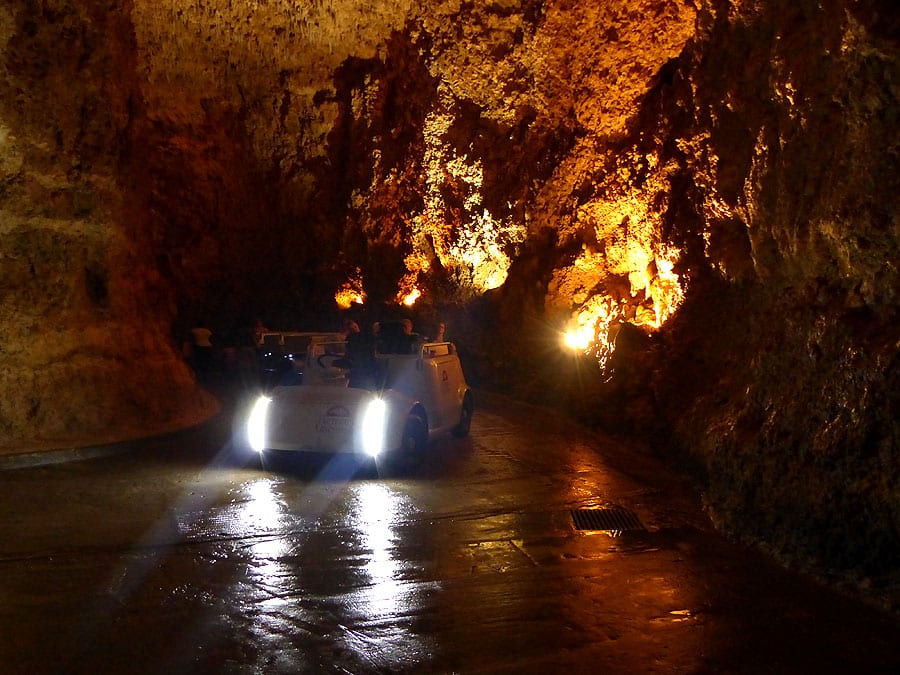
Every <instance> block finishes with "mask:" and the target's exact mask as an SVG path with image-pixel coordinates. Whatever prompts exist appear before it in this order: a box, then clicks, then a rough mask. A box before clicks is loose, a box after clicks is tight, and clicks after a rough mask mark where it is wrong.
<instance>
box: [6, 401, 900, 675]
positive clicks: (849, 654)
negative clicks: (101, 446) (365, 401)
mask: <svg viewBox="0 0 900 675" xmlns="http://www.w3.org/2000/svg"><path fill="white" fill-rule="evenodd" d="M237 418H238V417H237V416H236V417H235V418H234V419H237ZM234 428H235V429H236V428H238V427H237V426H236V425H235V427H234ZM231 435H232V420H231V418H227V419H226V418H224V417H223V418H220V419H219V420H218V421H217V422H214V423H212V424H210V425H207V426H205V427H201V428H197V429H194V430H192V431H190V432H185V433H183V434H180V435H175V436H169V437H164V438H159V439H156V440H153V441H150V442H144V443H141V444H138V445H136V446H135V447H134V448H133V449H132V451H130V452H117V453H114V454H109V455H108V456H96V457H93V458H90V459H82V461H73V462H62V463H52V464H44V465H36V466H23V465H22V464H21V463H18V464H17V465H16V467H15V468H10V466H9V465H7V466H6V470H4V471H0V481H2V490H0V622H2V623H0V625H2V626H3V630H2V631H0V663H2V664H3V667H2V668H0V670H3V672H10V673H43V672H48V673H49V672H54V673H58V672H67V673H69V672H73V673H81V672H85V673H86V672H92V673H93V672H129V673H145V672H146V673H174V672H177V673H190V672H197V673H201V672H202V673H206V672H216V673H220V672H227V673H258V672H267V673H269V672H272V673H275V672H277V673H281V672H284V673H295V672H325V673H348V672H350V673H407V672H408V673H421V672H434V673H470V672H478V673H531V672H533V673H543V672H560V671H569V672H575V673H582V672H585V673H586V672H591V673H595V672H610V671H611V672H665V673H672V672H675V673H698V672H727V673H809V672H815V673H829V672H835V673H838V672H840V673H850V672H854V673H855V672H866V673H874V672H885V673H887V672H900V641H898V640H897V639H896V638H897V636H898V635H900V631H898V629H900V619H898V618H897V617H896V616H894V615H890V614H885V613H882V612H880V611H878V610H877V609H875V608H873V607H871V606H870V605H866V604H863V603H860V602H858V601H856V600H854V599H852V598H849V597H845V596H843V595H841V594H839V593H836V592H835V591H833V590H827V589H825V588H822V587H820V586H819V585H818V584H816V583H815V582H813V581H812V580H810V579H808V578H806V577H803V576H800V575H797V574H794V573H791V572H788V571H785V570H783V569H782V568H780V567H778V566H777V565H775V564H773V563H772V562H771V561H769V560H768V559H766V558H764V557H763V556H761V555H759V554H758V553H756V552H754V551H751V550H746V549H743V548H741V547H739V546H736V545H734V544H732V543H730V542H728V541H726V540H725V539H723V538H722V537H721V536H720V535H718V534H717V533H716V532H715V531H714V530H713V529H712V527H711V526H710V525H709V523H708V521H707V520H706V518H705V516H704V515H703V512H702V510H701V508H700V506H699V501H698V499H697V497H696V496H695V495H694V494H693V493H692V491H691V490H690V489H689V487H688V486H687V485H685V484H684V483H683V482H682V481H681V480H679V479H678V478H676V477H673V476H672V475H671V474H670V473H669V472H667V471H666V470H665V468H664V467H663V466H661V465H660V463H659V462H658V461H657V460H656V459H655V458H653V457H652V456H651V455H649V454H648V453H647V452H646V451H645V450H644V449H643V448H641V447H640V446H637V445H630V444H629V443H628V442H627V441H622V440H616V439H611V438H606V437H602V436H598V435H595V434H590V433H588V432H585V431H584V430H580V429H577V428H575V427H573V425H572V424H571V423H570V422H568V421H566V420H565V419H564V418H561V417H558V416H556V415H554V414H553V413H549V412H547V411H542V410H538V409H534V408H530V407H526V406H521V405H518V404H513V403H511V402H509V401H507V400H505V399H503V398H501V397H497V396H488V395H483V396H480V397H479V407H478V411H477V413H476V416H475V419H474V421H473V427H472V433H471V435H470V436H469V437H468V438H466V439H461V440H459V439H448V440H446V441H441V442H439V443H437V444H435V445H434V446H433V447H432V448H431V454H430V455H429V457H428V458H427V459H426V460H425V461H424V462H423V464H422V465H420V466H418V467H416V468H414V469H409V470H407V471H401V472H381V473H380V474H378V475H373V474H371V473H370V472H367V471H360V470H358V469H359V468H360V467H358V466H355V465H352V464H350V463H348V462H340V461H327V460H322V459H318V460H312V459H306V460H300V459H298V458H288V459H284V458H282V460H281V461H279V462H278V463H277V465H273V464H271V463H270V462H269V461H268V460H267V461H266V462H265V463H264V466H263V467H260V466H258V465H256V464H254V463H253V462H251V461H249V458H248V457H245V456H244V455H243V454H242V453H241V452H240V451H239V450H238V449H237V448H236V447H234V446H233V445H232V443H231V442H230V439H231ZM120 450H121V448H120ZM73 456H78V457H83V455H73ZM0 467H2V465H0ZM585 510H589V511H591V513H590V514H588V515H590V516H602V518H601V520H600V521H599V523H598V522H591V523H588V524H587V525H586V526H587V527H600V528H606V529H579V528H578V525H582V524H583V523H581V520H580V519H579V518H580V516H581V512H582V511H585ZM597 510H602V514H599V513H597ZM575 512H578V515H576V513H575ZM613 516H615V517H621V518H622V520H619V521H616V522H615V523H613V522H609V521H608V520H606V519H605V518H610V517H613ZM616 528H617V529H616Z"/></svg>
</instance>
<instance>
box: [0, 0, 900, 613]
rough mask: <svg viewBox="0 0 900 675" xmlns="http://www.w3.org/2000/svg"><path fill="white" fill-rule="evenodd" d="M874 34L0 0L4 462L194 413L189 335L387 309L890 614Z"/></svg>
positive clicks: (873, 1)
mask: <svg viewBox="0 0 900 675" xmlns="http://www.w3.org/2000/svg"><path fill="white" fill-rule="evenodd" d="M898 36H900V22H898V18H897V13H896V10H895V8H894V7H893V2H892V0H865V1H857V0H825V1H824V2H819V1H812V0H791V1H790V2H789V1H788V0H757V1H755V2H754V1H747V2H736V1H733V2H726V1H724V0H695V1H693V2H691V1H689V0H684V1H681V0H679V1H675V0H673V1H669V2H665V1H662V0H638V1H629V2H626V1H625V0H621V1H611V2H604V3H584V2H576V1H574V0H547V1H541V0H492V1H484V2H472V1H463V0H443V1H440V0H428V1H426V2H416V3H412V2H405V1H404V0H400V1H399V2H395V3H389V4H387V5H384V6H380V5H379V6H375V8H373V5H372V3H364V2H361V1H360V0H311V1H310V2H305V3H298V2H294V1H291V0H269V1H268V2H261V1H260V2H235V1H233V0H130V1H129V2H112V1H111V0H106V1H104V0H44V1H43V2H33V1H27V0H13V1H12V2H11V3H7V5H5V6H4V8H3V9H0V92H2V94H0V150H2V154H0V216H2V221H0V231H2V234H3V237H2V240H0V293H2V296H3V302H2V305H0V311H2V322H0V332H2V342H0V344H2V347H0V362H2V364H3V368H2V371H0V372H2V375H0V378H2V379H0V392H2V393H3V394H4V395H3V398H2V402H0V447H2V448H11V449H20V448H22V447H25V446H29V445H34V444H38V443H46V442H48V441H54V440H58V441H62V440H64V441H66V442H74V441H76V440H77V439H79V438H90V437H93V436H103V437H109V436H116V435H122V434H127V433H129V432H132V431H134V429H135V428H136V426H135V425H137V427H140V426H141V425H144V426H145V427H147V428H149V427H155V426H157V425H162V426H166V425H171V424H175V423H179V422H184V421H185V420H186V419H188V418H197V419H199V418H202V417H203V416H204V415H206V414H208V413H209V410H210V408H209V406H210V403H209V401H208V400H207V399H205V398H204V397H203V394H202V393H201V392H200V391H199V390H198V389H196V388H195V386H194V385H193V383H192V381H191V379H190V375H189V372H188V371H187V369H186V368H185V366H184V365H183V363H182V361H181V359H180V357H179V355H178V353H177V343H176V340H175V339H174V338H175V337H176V335H175V334H174V333H173V331H174V330H175V327H178V326H183V325H186V323H187V322H189V321H206V322H212V324H213V328H214V329H216V330H217V331H220V332H222V331H225V330H226V329H228V328H233V327H234V326H235V325H243V324H246V323H247V322H249V321H250V320H251V319H252V318H253V317H254V316H263V317H265V318H266V320H267V321H268V322H269V323H271V324H273V325H276V326H281V327H285V328H295V327H303V328H305V327H309V326H312V325H319V326H324V325H325V324H329V322H331V323H332V324H333V321H335V320H336V317H337V314H336V311H335V309H336V308H335V302H334V298H335V294H336V293H337V292H338V291H339V290H340V289H341V288H342V287H347V288H352V290H353V292H354V293H357V292H358V293H360V294H362V293H364V294H365V295H366V296H367V300H366V307H367V308H369V309H368V310H367V311H368V312H369V315H370V316H374V315H375V314H377V308H380V307H382V306H384V303H387V305H391V306H397V302H398V300H400V299H402V298H403V297H404V296H406V295H407V294H409V293H410V292H411V291H413V290H414V289H415V290H417V291H418V292H419V293H421V299H420V300H419V302H418V304H417V305H416V308H415V309H414V310H413V311H414V312H415V313H416V314H417V316H418V317H420V318H422V319H423V320H425V321H428V320H433V319H434V318H435V317H436V316H437V315H438V314H440V315H441V316H443V317H445V318H447V319H449V335H450V336H451V337H453V338H455V339H457V340H458V341H459V343H460V345H461V347H462V349H463V350H464V354H465V356H466V359H467V367H468V368H469V371H470V373H471V377H472V379H473V380H475V381H476V383H477V384H479V385H482V386H494V387H503V388H505V389H510V390H513V391H514V392H516V393H517V394H518V395H520V396H523V397H526V398H529V399H531V400H534V401H538V402H545V403H551V404H555V405H560V406H564V407H567V408H568V409H570V410H571V411H572V412H573V414H575V415H577V416H579V417H581V418H582V419H585V420H587V421H590V422H592V423H596V424H601V425H604V426H607V427H609V428H611V429H614V430H617V431H620V432H623V433H637V434H642V435H646V436H647V437H649V438H651V439H653V440H654V441H655V442H656V443H657V445H658V447H659V450H660V452H664V453H669V454H671V456H672V457H673V461H675V460H677V461H681V462H682V463H685V462H686V464H687V466H688V467H689V468H690V469H691V470H693V471H694V472H695V474H696V476H697V477H698V480H701V481H702V484H703V486H704V494H705V498H706V500H707V503H708V505H709V508H710V512H711V514H713V516H714V517H715V518H716V520H717V522H719V523H720V525H721V526H722V528H723V529H725V530H727V531H730V532H732V533H734V534H735V535H736V536H740V537H745V538H747V539H748V540H751V541H756V542H760V543H762V544H763V545H766V546H769V547H770V548H771V550H773V552H776V553H777V554H779V555H781V556H783V557H784V559H785V560H786V561H797V562H798V563H802V564H804V565H805V566H807V567H810V566H812V567H816V568H819V569H820V570H822V571H825V572H831V573H837V574H839V575H840V576H842V577H843V578H848V579H851V580H855V581H857V582H859V584H860V585H868V586H869V588H870V590H871V591H872V593H873V595H877V594H879V593H881V594H882V595H883V596H884V598H886V602H887V603H889V604H890V603H891V602H893V603H896V602H897V600H896V598H897V597H900V596H898V595H897V594H896V593H895V594H894V595H893V596H892V595H891V592H890V589H891V588H892V586H891V584H894V586H893V588H896V586H897V585H898V584H897V583H896V582H897V579H896V575H897V573H898V569H897V563H896V561H897V560H898V559H900V558H898V553H900V532H898V530H900V487H898V481H897V476H898V468H900V467H898V464H900V448H898V423H897V419H898V393H897V392H898V391H900V387H898V384H900V383H898V363H897V362H898V356H897V355H898V347H900V328H898V326H900V322H898V320H897V319H898V317H897V311H898V305H900V298H898V296H897V289H898V287H900V286H898V271H897V260H898V259H900V258H898V248H900V241H898V239H900V223H898V215H897V214H898V203H897V200H898V195H900V189H898V188H900V185H898V182H900V166H898V153H900V147H898V143H900V141H898V138H900V137H898V135H897V133H896V130H897V128H898V126H900V125H898V116H900V106H898V98H900V77H898V67H900V66H898V39H900V38H898ZM565 329H571V330H573V331H577V332H578V333H579V337H581V338H582V340H583V342H582V346H581V349H580V352H579V353H575V354H573V353H572V352H568V351H565V350H563V348H562V347H561V346H560V342H561V341H560V337H561V336H560V334H561V332H562V331H563V330H565ZM61 392H62V393H61Z"/></svg>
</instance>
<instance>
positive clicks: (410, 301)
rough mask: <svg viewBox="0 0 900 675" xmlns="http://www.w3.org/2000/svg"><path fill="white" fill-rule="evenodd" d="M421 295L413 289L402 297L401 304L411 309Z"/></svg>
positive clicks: (417, 290)
mask: <svg viewBox="0 0 900 675" xmlns="http://www.w3.org/2000/svg"><path fill="white" fill-rule="evenodd" d="M421 295H422V293H421V291H419V289H418V288H414V289H412V290H411V291H410V292H409V293H407V294H406V295H405V296H404V297H403V300H402V302H403V304H404V305H406V306H407V307H412V306H413V305H414V304H416V300H418V299H419V297H420V296H421Z"/></svg>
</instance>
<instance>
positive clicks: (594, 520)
mask: <svg viewBox="0 0 900 675" xmlns="http://www.w3.org/2000/svg"><path fill="white" fill-rule="evenodd" d="M570 513H571V514H572V522H573V523H574V524H575V529H576V530H591V531H601V532H607V533H609V534H611V535H612V536H614V537H615V536H620V535H621V534H622V533H623V532H627V531H633V530H638V531H642V532H645V531H646V528H645V527H644V525H643V523H641V520H640V518H638V517H637V514H636V513H634V511H629V510H628V509H623V508H620V507H610V508H603V509H573V510H572V511H571V512H570Z"/></svg>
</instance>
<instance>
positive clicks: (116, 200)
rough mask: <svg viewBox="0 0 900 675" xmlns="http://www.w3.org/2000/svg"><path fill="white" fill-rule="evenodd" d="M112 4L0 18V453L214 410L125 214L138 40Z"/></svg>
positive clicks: (26, 10) (162, 286)
mask: <svg viewBox="0 0 900 675" xmlns="http://www.w3.org/2000/svg"><path fill="white" fill-rule="evenodd" d="M132 35H133V33H132V31H131V17H130V14H129V12H128V6H127V5H125V6H122V4H121V3H116V2H109V3H103V2H97V3H71V2H43V3H33V2H24V3H12V4H9V3H5V4H4V5H3V7H2V8H0V54H2V58H0V237H2V239H0V392H2V396H0V453H8V452H21V451H27V450H33V449H43V448H57V447H62V446H69V445H70V444H75V445H78V444H85V443H96V442H104V441H110V440H120V439H122V438H128V437H132V436H139V435H144V434H146V433H147V430H148V429H153V430H154V431H163V430H166V429H168V428H179V427H181V426H183V425H184V424H186V423H191V422H192V421H196V420H199V419H203V418H204V417H208V416H209V414H210V413H211V412H212V411H214V410H215V408H216V403H215V401H214V400H212V399H211V397H209V396H208V395H205V394H204V393H203V392H202V391H200V390H198V389H197V387H196V385H195V383H194V380H193V377H192V375H191V373H190V372H189V370H188V368H187V367H186V366H185V364H184V362H183V360H182V359H181V358H179V357H178V355H177V353H176V351H175V350H174V349H173V346H172V344H171V338H170V334H169V328H168V323H167V322H168V315H169V314H170V311H171V308H170V305H171V304H172V302H173V298H172V293H171V289H169V288H166V286H167V283H166V282H165V281H164V280H163V279H160V278H159V276H158V273H157V271H156V269H154V267H152V266H148V265H147V264H146V254H145V251H142V250H140V249H139V248H137V247H136V246H135V245H134V244H135V242H136V241H138V240H139V238H135V237H134V234H135V233H134V231H133V230H132V226H133V223H132V222H131V221H129V219H128V216H127V208H125V207H126V205H125V203H124V198H123V196H124V195H125V194H126V189H125V185H124V183H123V177H122V174H121V163H122V160H123V156H124V155H125V154H126V152H127V147H128V145H129V140H128V126H129V123H130V119H131V118H130V112H129V103H130V92H131V91H132V87H133V83H134V79H133V65H132V64H133V60H134V41H133V38H132Z"/></svg>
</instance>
